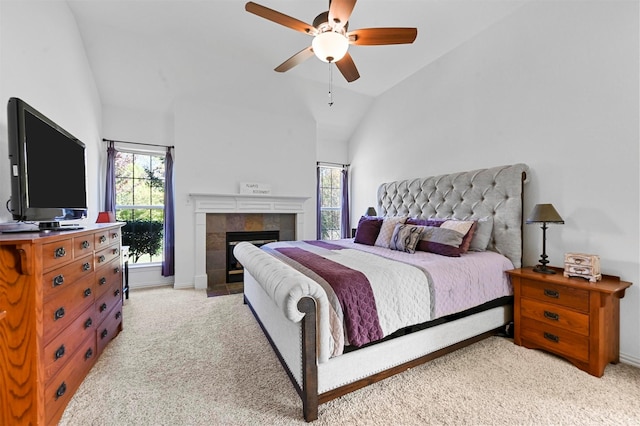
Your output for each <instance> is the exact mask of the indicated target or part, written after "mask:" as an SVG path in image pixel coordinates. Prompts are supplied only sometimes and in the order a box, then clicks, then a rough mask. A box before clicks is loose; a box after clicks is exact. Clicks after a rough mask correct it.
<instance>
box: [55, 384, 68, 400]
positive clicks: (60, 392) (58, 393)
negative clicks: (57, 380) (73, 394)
mask: <svg viewBox="0 0 640 426" xmlns="http://www.w3.org/2000/svg"><path fill="white" fill-rule="evenodd" d="M66 391H67V384H66V383H65V382H62V384H61V385H60V386H58V390H56V399H58V398H60V397H61V396H62V395H64V394H65V392H66Z"/></svg>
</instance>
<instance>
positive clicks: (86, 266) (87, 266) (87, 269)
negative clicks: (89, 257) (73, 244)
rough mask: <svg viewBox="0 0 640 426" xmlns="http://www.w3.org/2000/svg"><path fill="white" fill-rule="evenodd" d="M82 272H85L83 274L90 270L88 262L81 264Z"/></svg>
mask: <svg viewBox="0 0 640 426" xmlns="http://www.w3.org/2000/svg"><path fill="white" fill-rule="evenodd" d="M82 270H83V271H85V272H87V271H89V270H91V264H90V263H89V262H87V263H83V264H82Z"/></svg>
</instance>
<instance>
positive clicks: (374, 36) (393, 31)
mask: <svg viewBox="0 0 640 426" xmlns="http://www.w3.org/2000/svg"><path fill="white" fill-rule="evenodd" d="M417 35H418V29H417V28H361V29H359V30H353V31H349V32H348V33H347V37H348V38H349V43H351V44H355V45H359V46H379V45H384V44H408V43H413V41H414V40H415V39H416V37H417Z"/></svg>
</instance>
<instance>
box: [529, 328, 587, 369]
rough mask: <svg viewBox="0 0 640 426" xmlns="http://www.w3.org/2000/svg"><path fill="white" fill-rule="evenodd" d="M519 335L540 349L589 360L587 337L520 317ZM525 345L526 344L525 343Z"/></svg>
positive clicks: (585, 360)
mask: <svg viewBox="0 0 640 426" xmlns="http://www.w3.org/2000/svg"><path fill="white" fill-rule="evenodd" d="M520 336H521V338H522V340H523V341H529V342H531V343H534V344H536V345H537V346H539V347H540V348H542V349H545V350H548V351H550V352H554V353H556V354H559V355H564V356H567V357H570V358H573V359H577V360H580V361H584V362H589V337H588V336H583V335H580V334H577V333H572V332H570V331H567V330H564V329H562V328H559V327H552V326H549V325H547V324H544V323H542V322H539V321H534V320H532V319H530V318H522V323H521V326H520ZM525 345H526V344H525Z"/></svg>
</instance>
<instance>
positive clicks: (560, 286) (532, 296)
mask: <svg viewBox="0 0 640 426" xmlns="http://www.w3.org/2000/svg"><path fill="white" fill-rule="evenodd" d="M553 269H554V270H555V271H556V274H553V275H547V274H541V273H537V272H533V271H532V268H522V269H515V270H512V271H508V274H509V275H510V276H511V283H512V284H513V294H514V305H513V309H514V312H513V317H514V342H515V343H516V344H517V345H522V346H525V347H527V348H537V349H544V350H546V351H549V352H552V353H554V354H556V355H559V356H562V357H564V358H566V359H567V360H569V361H570V362H571V363H573V364H574V365H575V366H577V367H578V368H580V369H581V370H584V371H586V372H588V373H589V374H592V375H594V376H597V377H601V376H602V375H603V374H604V369H605V367H606V366H607V364H608V363H610V362H613V363H617V362H618V361H619V357H620V354H619V353H620V299H622V298H623V297H624V293H625V290H626V289H627V288H628V287H629V286H631V283H629V282H626V281H621V280H620V278H619V277H613V276H608V275H603V276H602V280H601V281H598V282H589V281H587V280H585V279H583V278H580V277H565V276H563V270H562V269H559V268H553Z"/></svg>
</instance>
